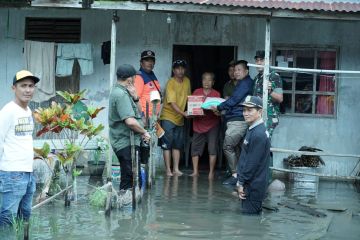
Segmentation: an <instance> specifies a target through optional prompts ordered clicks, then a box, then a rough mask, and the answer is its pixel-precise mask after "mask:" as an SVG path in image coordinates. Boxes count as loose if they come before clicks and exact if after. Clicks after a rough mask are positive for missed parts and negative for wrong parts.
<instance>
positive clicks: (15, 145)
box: [0, 101, 34, 172]
mask: <svg viewBox="0 0 360 240" xmlns="http://www.w3.org/2000/svg"><path fill="white" fill-rule="evenodd" d="M33 130H34V121H33V117H32V112H31V109H30V108H29V107H27V110H25V109H23V108H22V107H20V106H19V105H17V104H16V103H15V102H13V101H12V102H9V103H8V104H6V105H5V106H4V107H3V109H1V110H0V170H2V171H19V172H32V171H33V159H34V149H33V137H32V134H33Z"/></svg>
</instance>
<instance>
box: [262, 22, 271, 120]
mask: <svg viewBox="0 0 360 240" xmlns="http://www.w3.org/2000/svg"><path fill="white" fill-rule="evenodd" d="M269 73H270V19H269V18H267V19H266V30H265V66H264V74H263V120H264V123H265V125H267V118H268V116H267V102H268V84H269Z"/></svg>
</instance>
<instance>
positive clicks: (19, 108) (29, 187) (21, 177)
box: [0, 70, 40, 231]
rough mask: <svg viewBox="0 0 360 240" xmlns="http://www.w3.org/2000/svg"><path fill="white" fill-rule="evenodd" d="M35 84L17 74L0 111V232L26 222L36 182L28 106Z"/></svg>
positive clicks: (25, 75)
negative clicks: (11, 97)
mask: <svg viewBox="0 0 360 240" xmlns="http://www.w3.org/2000/svg"><path fill="white" fill-rule="evenodd" d="M39 81H40V79H39V78H37V77H35V76H34V75H33V74H32V73H31V72H29V71H26V70H21V71H19V72H17V73H16V75H15V77H14V79H13V86H12V90H13V91H14V93H15V98H14V100H13V101H11V102H9V103H7V104H6V105H5V106H4V107H3V108H2V109H1V110H0V126H1V128H0V206H1V208H0V228H2V227H4V226H7V225H11V224H13V223H14V220H15V219H16V218H19V219H21V220H23V221H28V220H29V218H30V214H31V207H32V198H33V194H34V192H35V188H36V181H35V179H34V176H33V158H34V150H33V138H32V134H33V130H34V122H33V117H32V112H31V109H30V108H29V107H28V104H29V102H30V100H31V99H32V96H33V94H34V90H35V84H36V83H37V82H39ZM0 231H1V230H0Z"/></svg>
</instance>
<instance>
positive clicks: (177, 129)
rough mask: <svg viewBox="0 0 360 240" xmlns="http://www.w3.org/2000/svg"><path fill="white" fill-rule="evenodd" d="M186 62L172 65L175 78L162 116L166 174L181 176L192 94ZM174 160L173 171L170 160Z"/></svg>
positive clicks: (167, 91)
mask: <svg viewBox="0 0 360 240" xmlns="http://www.w3.org/2000/svg"><path fill="white" fill-rule="evenodd" d="M185 70H186V62H185V61H184V60H176V61H174V62H173V64H172V72H173V77H172V78H170V79H169V81H168V82H167V85H166V90H165V97H164V105H163V108H162V112H161V115H160V120H161V127H162V128H163V129H164V130H165V135H164V136H163V137H162V138H161V141H160V142H159V143H160V145H161V148H162V149H163V155H164V161H165V167H166V174H167V176H173V174H175V175H178V176H181V175H182V174H183V173H182V172H181V171H180V170H179V161H180V150H181V149H183V144H184V133H183V132H184V129H183V126H184V118H186V117H187V116H188V114H187V112H186V111H185V107H186V101H187V96H189V95H190V94H191V87H190V80H189V78H187V77H186V76H185ZM171 157H172V159H173V170H174V172H172V171H171V167H170V160H171Z"/></svg>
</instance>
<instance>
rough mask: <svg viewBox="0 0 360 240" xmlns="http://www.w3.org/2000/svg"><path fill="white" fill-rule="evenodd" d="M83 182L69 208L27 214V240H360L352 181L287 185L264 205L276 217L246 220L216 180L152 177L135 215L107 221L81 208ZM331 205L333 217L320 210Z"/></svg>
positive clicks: (119, 212) (53, 206) (359, 198)
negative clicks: (306, 206)
mask: <svg viewBox="0 0 360 240" xmlns="http://www.w3.org/2000/svg"><path fill="white" fill-rule="evenodd" d="M87 181H88V178H86V177H81V178H80V181H79V183H78V185H79V200H78V202H77V203H74V202H72V203H71V206H70V207H64V202H63V200H62V199H58V200H56V201H54V202H52V203H48V204H46V205H44V206H42V207H40V208H39V209H36V210H35V211H33V215H32V223H31V227H30V239H61V240H63V239H76V240H81V239H84V240H85V239H86V240H91V239H96V240H105V239H166V240H167V239H169V240H172V239H267V240H268V239H276V240H278V239H360V228H359V226H360V193H359V190H358V189H357V188H356V187H355V186H354V185H353V184H352V183H346V182H338V183H335V182H327V181H320V183H319V186H318V188H310V189H306V188H305V189H301V187H299V186H298V185H295V184H293V183H286V187H287V190H286V191H285V192H277V193H273V194H270V195H269V196H268V199H267V200H266V204H267V206H272V207H277V208H278V211H277V212H275V211H271V210H264V211H263V213H262V214H261V215H259V216H248V215H242V214H241V212H240V202H239V200H238V199H237V198H236V197H235V196H233V195H232V191H233V190H232V188H227V187H224V186H223V185H221V179H217V180H214V181H212V182H209V181H208V180H207V174H206V173H203V174H202V175H201V176H200V177H199V178H194V179H193V178H192V177H189V176H181V177H172V178H166V177H163V176H158V178H157V179H156V182H155V184H154V185H153V187H152V189H150V190H146V191H145V193H144V195H143V199H142V202H141V203H140V204H139V205H138V207H137V209H136V211H132V208H131V206H130V207H123V208H122V209H115V210H113V211H112V212H111V216H110V217H108V218H107V217H105V216H104V212H103V210H102V209H98V208H95V207H92V206H90V205H89V204H88V201H87V199H86V197H85V194H86V192H88V191H89V190H91V189H92V188H89V187H87V186H86V184H85V183H87ZM286 202H291V203H297V202H301V203H310V204H313V205H312V206H314V205H315V206H317V207H318V208H319V209H320V210H319V211H321V213H324V214H325V215H326V216H323V217H317V216H313V215H311V214H310V213H308V212H306V211H302V210H294V209H290V208H288V207H285V206H284V205H279V204H278V203H280V204H284V203H286ZM330 205H331V208H332V209H337V210H340V211H329V210H322V208H324V206H330ZM327 208H329V207H327ZM345 209H346V210H345ZM18 239H21V238H18Z"/></svg>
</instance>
